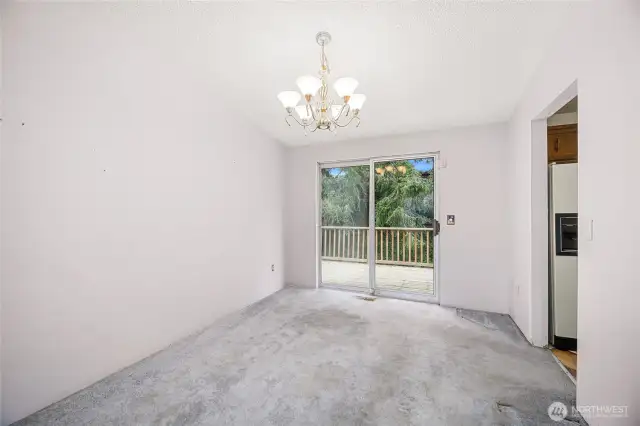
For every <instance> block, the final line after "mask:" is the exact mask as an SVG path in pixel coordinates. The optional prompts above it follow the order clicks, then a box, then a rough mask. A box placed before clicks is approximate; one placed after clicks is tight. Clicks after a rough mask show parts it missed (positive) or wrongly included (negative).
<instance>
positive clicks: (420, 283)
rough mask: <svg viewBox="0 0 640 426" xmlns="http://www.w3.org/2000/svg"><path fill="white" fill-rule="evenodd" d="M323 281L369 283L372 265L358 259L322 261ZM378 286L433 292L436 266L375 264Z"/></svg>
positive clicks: (348, 283) (366, 285) (365, 285)
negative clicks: (352, 260)
mask: <svg viewBox="0 0 640 426" xmlns="http://www.w3.org/2000/svg"><path fill="white" fill-rule="evenodd" d="M322 282H323V284H334V285H347V286H354V287H362V288H366V287H368V286H369V266H368V265H367V264H366V263H359V262H340V261H333V260H323V261H322ZM376 287H377V288H379V289H384V290H394V291H404V292H413V293H422V294H434V292H433V290H434V288H433V268H420V267H415V266H397V265H376Z"/></svg>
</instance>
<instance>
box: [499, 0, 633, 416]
mask: <svg viewBox="0 0 640 426" xmlns="http://www.w3.org/2000/svg"><path fill="white" fill-rule="evenodd" d="M579 9H580V10H577V11H576V14H575V22H567V25H566V26H565V28H566V30H567V31H566V34H563V35H560V36H558V37H557V43H556V44H555V50H554V51H553V52H550V54H549V57H548V58H547V59H546V60H545V61H544V63H543V64H542V66H541V68H540V69H539V71H538V72H537V74H536V77H535V78H534V80H533V81H532V82H531V85H530V87H529V89H528V90H527V92H526V93H525V94H524V96H523V98H522V102H521V103H520V105H519V106H518V108H517V110H516V112H515V114H514V116H513V118H512V120H511V122H510V126H509V127H510V132H509V139H510V140H509V144H510V147H512V149H511V152H510V160H509V163H510V164H511V165H512V167H511V169H510V181H511V182H512V185H511V188H510V191H509V192H510V194H511V196H512V197H511V201H510V211H511V223H512V236H513V239H512V245H511V251H512V253H513V258H512V264H513V268H512V271H513V272H514V275H513V277H512V283H513V286H512V296H511V314H512V316H513V318H514V319H515V320H516V322H517V323H518V325H519V326H520V328H521V329H522V330H523V331H524V332H525V334H526V335H527V337H529V338H530V339H531V340H532V341H533V342H534V343H536V344H542V343H544V341H541V340H542V339H541V336H543V335H544V330H543V328H544V324H543V321H541V320H540V319H541V318H544V315H546V313H545V311H544V310H545V309H546V306H545V305H544V304H542V303H540V299H541V297H542V296H541V294H542V291H541V290H542V289H544V288H545V286H546V285H547V282H546V279H545V276H546V275H545V274H544V273H543V271H544V268H546V265H545V264H544V262H542V261H539V260H540V259H544V254H545V250H546V247H545V245H544V244H543V243H542V242H541V239H538V238H537V236H538V235H540V234H541V233H544V229H545V222H546V221H545V220H544V218H545V217H546V205H544V203H543V202H541V201H540V199H541V197H540V194H541V193H542V194H544V183H545V179H546V173H544V172H543V171H544V170H546V162H545V160H544V155H543V154H541V153H543V152H544V151H545V150H546V145H545V144H546V142H545V141H546V139H545V138H543V137H538V136H536V135H534V137H533V138H532V132H535V131H536V127H537V123H538V122H539V121H541V120H538V121H534V122H533V123H532V120H533V119H535V118H540V117H547V116H548V115H550V114H552V113H553V112H554V111H553V110H550V109H549V108H547V106H548V105H549V104H550V103H551V102H553V101H554V100H556V99H557V98H558V97H559V96H562V95H563V93H566V89H567V88H569V87H571V86H572V85H573V83H574V82H576V81H577V93H578V94H579V99H580V123H579V136H578V137H579V145H580V149H579V159H578V161H579V165H580V166H579V210H578V212H579V215H580V234H579V256H578V277H579V281H578V352H579V359H578V387H577V392H578V401H577V402H578V404H579V405H606V404H614V405H628V406H629V417H628V418H626V419H617V420H615V419H610V418H609V419H607V418H592V419H590V420H589V422H590V424H591V425H592V426H594V425H608V424H612V425H632V424H633V425H635V424H638V423H640V367H639V365H640V364H638V362H637V360H638V359H640V343H639V342H638V339H637V337H638V335H639V333H640V325H639V324H640V311H639V310H638V309H637V301H638V300H639V298H640V286H639V285H638V284H639V283H640V280H639V279H638V268H637V264H638V253H640V251H639V249H638V247H639V245H638V243H640V237H638V236H639V235H640V226H639V225H638V221H637V220H624V217H625V216H627V215H629V214H635V212H636V211H638V209H639V207H640V203H639V202H638V197H637V193H638V187H639V184H640V177H639V176H640V175H639V174H638V172H637V169H638V166H637V162H638V158H640V126H638V117H637V115H638V108H637V102H638V99H640V79H639V78H638V76H639V75H640V55H639V54H638V52H640V3H639V2H637V1H632V0H617V1H595V2H585V3H583V4H581V7H580V8H579ZM541 30H542V29H541ZM569 99H570V98H569ZM566 100H568V99H566ZM560 106H561V104H560V105H557V107H560ZM542 199H544V195H543V196H542ZM621 218H622V220H621ZM590 221H593V230H594V238H593V240H592V241H589V239H588V236H589V232H588V229H589V227H588V224H589V222H590Z"/></svg>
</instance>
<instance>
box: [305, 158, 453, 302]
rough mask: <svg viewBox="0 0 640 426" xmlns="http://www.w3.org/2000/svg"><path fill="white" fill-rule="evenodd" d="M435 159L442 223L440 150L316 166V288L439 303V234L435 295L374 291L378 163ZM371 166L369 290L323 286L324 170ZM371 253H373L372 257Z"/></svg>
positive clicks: (435, 246)
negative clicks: (376, 172)
mask: <svg viewBox="0 0 640 426" xmlns="http://www.w3.org/2000/svg"><path fill="white" fill-rule="evenodd" d="M428 157H432V158H433V173H434V175H433V202H434V209H433V218H434V221H438V222H440V179H441V178H440V176H439V174H440V173H439V172H437V170H439V169H440V151H435V152H425V153H415V154H403V155H390V156H377V157H364V158H354V159H347V160H336V161H322V162H318V163H317V167H316V288H320V287H323V288H332V289H338V290H348V291H354V292H359V293H370V294H375V295H376V296H381V297H391V298H395V299H404V300H412V301H418V302H428V303H436V304H437V303H440V280H439V275H440V274H439V270H440V233H439V234H438V235H436V234H435V232H434V235H433V288H434V294H433V295H423V294H420V293H411V292H400V291H394V290H384V289H382V290H381V289H376V288H375V274H376V271H375V269H376V258H375V252H376V249H375V244H376V243H375V217H376V216H375V214H376V206H375V168H374V165H375V163H379V162H383V161H398V160H415V159H418V158H428ZM363 165H368V166H369V241H368V248H369V261H368V262H367V264H368V267H369V287H368V288H366V287H356V286H350V285H335V284H323V283H322V169H328V168H334V167H350V166H363ZM371 253H374V255H373V256H372V255H371Z"/></svg>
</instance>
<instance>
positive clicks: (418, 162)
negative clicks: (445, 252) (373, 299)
mask: <svg viewBox="0 0 640 426" xmlns="http://www.w3.org/2000/svg"><path fill="white" fill-rule="evenodd" d="M436 164H437V154H424V155H412V156H404V157H398V156H396V157H385V158H369V159H363V160H357V161H349V162H339V163H338V162H335V163H321V164H319V168H318V169H319V172H318V176H319V179H318V203H319V221H318V222H319V227H318V228H319V229H318V234H317V240H318V241H317V242H318V285H319V286H322V287H330V288H338V289H344V290H352V291H358V292H365V293H370V294H373V295H379V296H387V297H395V298H401V299H409V300H418V301H427V302H434V303H437V301H438V293H437V289H438V286H437V257H438V256H437V254H438V243H439V236H438V234H439V232H438V231H439V223H438V221H437V220H436V218H437V217H438V214H437V207H438V206H437V204H438V203H437V199H438V196H437V195H438V191H437V187H438V181H437V177H436V169H437V168H436Z"/></svg>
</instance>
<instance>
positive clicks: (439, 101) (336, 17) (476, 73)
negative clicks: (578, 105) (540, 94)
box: [211, 2, 576, 145]
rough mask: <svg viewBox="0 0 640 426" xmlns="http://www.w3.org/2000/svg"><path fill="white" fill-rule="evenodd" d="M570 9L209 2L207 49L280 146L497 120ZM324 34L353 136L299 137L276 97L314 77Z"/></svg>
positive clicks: (230, 93) (235, 97)
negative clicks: (344, 80)
mask: <svg viewBox="0 0 640 426" xmlns="http://www.w3.org/2000/svg"><path fill="white" fill-rule="evenodd" d="M575 5H576V3H571V2H517V3H513V2H411V3H403V2H392V3H390V2H380V3H373V2H370V3H367V2H346V3H338V2H280V3H271V2H268V3H260V4H256V3H248V4H247V3H234V4H220V3H218V4H216V5H215V9H216V13H215V23H212V26H211V29H212V34H214V42H213V43H212V49H213V52H212V53H215V54H214V58H216V59H218V60H219V61H217V64H218V66H217V67H216V68H215V72H216V74H217V78H219V82H220V83H221V87H223V88H224V89H223V90H224V92H225V98H228V99H229V100H230V102H231V103H232V104H233V105H232V107H234V108H236V110H237V111H238V112H239V113H240V114H244V115H245V116H246V117H245V118H246V119H247V120H249V122H250V123H251V124H252V125H254V126H255V127H257V128H259V129H261V130H262V131H264V132H265V133H267V134H268V135H269V136H270V137H272V138H274V139H277V140H279V141H282V142H284V143H286V144H289V145H301V144H309V143H321V142H323V141H332V140H345V139H353V138H363V137H373V136H384V135H392V134H397V133H407V132H413V131H420V130H429V129H437V128H445V127H453V126H465V125H472V124H479V123H488V122H498V121H504V120H507V119H508V118H509V117H510V115H511V113H512V112H513V109H514V108H515V106H516V104H517V101H518V100H519V98H520V96H521V94H522V93H523V92H524V90H525V88H526V85H527V83H528V81H529V79H530V77H531V76H532V74H533V72H534V71H535V69H536V66H537V64H538V63H539V62H540V60H541V59H542V58H543V57H544V53H545V51H546V50H547V49H548V48H549V47H550V45H551V43H553V36H554V34H555V32H556V29H557V28H558V26H559V25H560V24H561V23H562V22H563V21H564V20H565V19H566V17H567V14H569V13H571V11H572V8H573V7H574V6H575ZM320 30H326V31H329V32H330V33H331V34H332V36H333V41H332V43H331V44H330V45H329V46H328V48H327V55H328V58H329V61H330V64H331V67H332V74H331V79H332V80H333V81H335V79H336V78H338V77H341V76H353V77H355V78H356V79H358V80H359V82H360V86H359V88H358V90H357V92H360V93H364V94H366V95H367V98H368V99H367V102H366V103H365V105H364V107H363V109H362V112H361V117H362V125H361V126H360V127H359V128H358V129H340V131H339V133H338V135H337V136H334V135H332V134H327V132H324V134H320V132H318V133H315V134H312V135H309V136H306V137H305V136H304V135H303V132H302V129H300V128H289V127H287V125H286V123H285V122H284V110H283V108H282V106H281V104H280V102H279V101H278V100H277V99H276V95H277V94H278V92H280V91H282V90H296V85H295V80H296V78H297V77H298V76H300V75H305V74H315V73H316V72H317V69H318V67H319V47H318V46H317V44H316V42H315V34H316V32H318V31H320Z"/></svg>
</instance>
